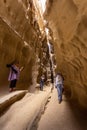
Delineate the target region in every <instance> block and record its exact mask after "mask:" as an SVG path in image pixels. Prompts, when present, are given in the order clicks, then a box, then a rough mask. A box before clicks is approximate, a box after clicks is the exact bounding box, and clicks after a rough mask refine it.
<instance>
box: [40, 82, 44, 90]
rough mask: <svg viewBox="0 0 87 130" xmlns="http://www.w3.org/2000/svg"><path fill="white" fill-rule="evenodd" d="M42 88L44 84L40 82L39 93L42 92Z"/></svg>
mask: <svg viewBox="0 0 87 130" xmlns="http://www.w3.org/2000/svg"><path fill="white" fill-rule="evenodd" d="M43 86H44V83H43V82H41V83H40V90H41V91H43Z"/></svg>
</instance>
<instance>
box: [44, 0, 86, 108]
mask: <svg viewBox="0 0 87 130" xmlns="http://www.w3.org/2000/svg"><path fill="white" fill-rule="evenodd" d="M44 17H45V19H46V20H47V21H48V22H49V27H50V28H51V30H52V31H53V38H54V47H55V54H56V60H57V65H58V68H57V70H59V71H61V72H62V73H63V75H64V77H65V86H66V88H67V89H68V90H69V91H70V92H71V97H72V98H73V99H75V100H76V99H77V100H78V101H79V103H80V104H81V105H83V106H84V107H87V0H83V1H82V0H47V9H46V11H45V14H44Z"/></svg>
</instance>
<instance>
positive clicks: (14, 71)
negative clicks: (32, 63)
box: [7, 62, 24, 92]
mask: <svg viewBox="0 0 87 130" xmlns="http://www.w3.org/2000/svg"><path fill="white" fill-rule="evenodd" d="M7 67H8V68H10V73H9V77H8V81H10V84H9V92H12V91H14V90H15V88H16V83H17V80H18V79H19V75H20V72H21V71H22V70H23V68H24V67H21V68H19V62H16V63H12V64H7Z"/></svg>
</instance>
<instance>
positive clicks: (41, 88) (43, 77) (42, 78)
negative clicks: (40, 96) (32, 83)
mask: <svg viewBox="0 0 87 130" xmlns="http://www.w3.org/2000/svg"><path fill="white" fill-rule="evenodd" d="M44 82H45V76H44V74H43V75H42V76H41V78H40V90H41V91H43V86H44Z"/></svg>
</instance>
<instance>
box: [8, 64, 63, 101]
mask: <svg viewBox="0 0 87 130" xmlns="http://www.w3.org/2000/svg"><path fill="white" fill-rule="evenodd" d="M6 66H7V67H8V68H9V69H10V73H9V77H8V81H10V84H9V92H12V91H14V90H15V89H16V83H17V81H18V79H19V75H20V72H21V71H22V70H23V69H24V67H21V68H20V67H19V62H16V63H12V64H7V65H6ZM63 81H64V78H63V76H62V74H61V73H57V74H56V77H55V80H54V77H53V73H51V83H52V89H53V84H54V85H55V88H56V89H57V92H58V101H59V103H61V102H62V93H63V91H64V86H63ZM44 83H45V75H44V74H43V75H42V76H41V78H40V90H41V91H43V86H44Z"/></svg>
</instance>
